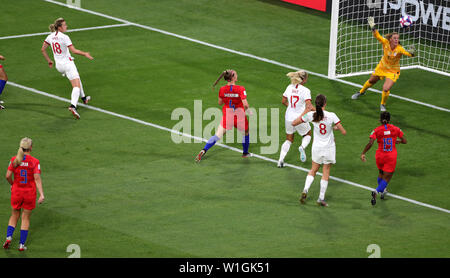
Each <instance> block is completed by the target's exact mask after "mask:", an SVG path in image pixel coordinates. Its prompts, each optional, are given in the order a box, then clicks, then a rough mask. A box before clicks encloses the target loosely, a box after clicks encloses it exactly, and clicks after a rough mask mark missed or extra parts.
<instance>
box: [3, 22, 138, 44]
mask: <svg viewBox="0 0 450 278" xmlns="http://www.w3.org/2000/svg"><path fill="white" fill-rule="evenodd" d="M131 25H132V24H129V23H122V24H112V25H102V26H94V27H86V28H78V29H69V30H67V31H66V33H70V32H81V31H89V30H98V29H108V28H116V27H124V26H131ZM49 34H50V32H42V33H33V34H23V35H14V36H6V37H0V40H8V39H18V38H26V37H36V36H44V35H49Z"/></svg>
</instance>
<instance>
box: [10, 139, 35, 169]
mask: <svg viewBox="0 0 450 278" xmlns="http://www.w3.org/2000/svg"><path fill="white" fill-rule="evenodd" d="M32 145H33V141H32V140H31V138H28V137H25V138H22V140H20V147H19V150H18V151H17V155H16V158H15V159H14V161H13V167H17V166H19V165H20V163H21V162H22V160H23V157H24V155H25V152H29V151H31V146H32Z"/></svg>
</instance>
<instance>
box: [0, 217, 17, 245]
mask: <svg viewBox="0 0 450 278" xmlns="http://www.w3.org/2000/svg"><path fill="white" fill-rule="evenodd" d="M19 217H20V210H17V209H12V211H11V217H10V218H9V222H8V231H7V234H6V241H5V243H4V244H3V248H5V249H8V248H9V246H10V245H11V241H12V233H13V232H14V229H15V227H16V225H17V221H19Z"/></svg>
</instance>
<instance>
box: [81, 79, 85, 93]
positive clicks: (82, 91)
mask: <svg viewBox="0 0 450 278" xmlns="http://www.w3.org/2000/svg"><path fill="white" fill-rule="evenodd" d="M80 96H81V97H85V96H86V95H85V94H84V89H83V83H81V79H80Z"/></svg>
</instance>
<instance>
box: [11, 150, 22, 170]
mask: <svg viewBox="0 0 450 278" xmlns="http://www.w3.org/2000/svg"><path fill="white" fill-rule="evenodd" d="M23 156H24V153H23V149H22V148H19V150H18V151H17V155H16V158H15V159H14V161H13V167H14V168H15V167H17V166H19V164H20V162H22V160H23Z"/></svg>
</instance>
